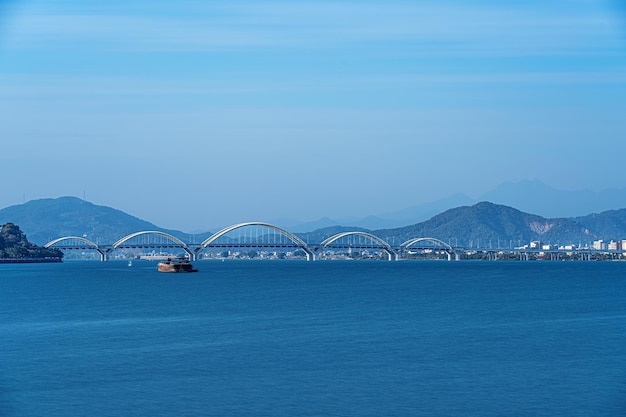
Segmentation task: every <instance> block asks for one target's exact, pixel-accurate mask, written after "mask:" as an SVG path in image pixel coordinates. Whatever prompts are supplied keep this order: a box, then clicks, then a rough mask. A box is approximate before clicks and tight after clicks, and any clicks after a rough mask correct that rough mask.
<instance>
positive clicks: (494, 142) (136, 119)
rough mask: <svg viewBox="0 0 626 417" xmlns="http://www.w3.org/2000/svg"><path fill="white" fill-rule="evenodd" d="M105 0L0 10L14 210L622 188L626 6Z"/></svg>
mask: <svg viewBox="0 0 626 417" xmlns="http://www.w3.org/2000/svg"><path fill="white" fill-rule="evenodd" d="M101 3H102V4H95V2H81V1H76V0H73V1H69V0H65V1H61V0H59V1H56V0H47V1H27V0H23V1H4V2H0V135H1V137H2V149H1V150H0V161H1V165H0V175H1V177H2V178H3V179H4V181H3V183H4V184H3V192H2V193H0V207H6V206H9V205H13V204H20V203H22V202H23V201H24V200H31V199H38V198H48V197H59V196H65V195H74V196H78V197H83V195H84V196H86V198H87V200H89V201H92V202H94V203H96V204H101V205H107V206H111V207H115V208H119V209H121V210H124V211H126V212H128V213H130V214H133V215H135V216H137V217H140V218H143V219H146V220H148V221H151V222H154V223H156V224H157V225H159V226H162V227H168V228H177V229H182V230H185V231H196V230H203V229H207V228H214V227H216V226H226V225H229V224H232V223H236V222H243V221H252V220H263V221H272V220H274V219H279V218H294V219H299V220H314V219H317V218H319V217H322V216H329V217H334V218H337V217H347V216H356V217H359V216H365V215H369V214H378V213H383V212H389V211H394V210H399V209H403V208H407V207H410V206H414V205H418V204H421V203H425V202H429V201H433V200H436V199H439V198H442V197H447V196H449V195H451V194H454V193H457V192H463V193H466V194H468V195H470V196H472V197H478V196H479V195H480V194H482V193H484V192H486V191H489V190H490V189H492V188H494V187H495V186H497V185H498V184H500V183H502V182H505V181H520V180H523V179H534V178H538V179H540V180H542V181H543V182H545V183H546V184H548V185H551V186H553V187H556V188H562V189H583V188H589V189H592V190H601V189H604V188H611V187H617V188H623V187H625V186H626V175H625V174H624V173H625V167H624V155H626V140H625V139H626V135H625V134H626V117H625V116H624V115H625V114H626V6H625V5H624V3H625V2H622V1H617V0H606V1H603V0H567V1H562V0H554V1H550V2H546V1H535V0H526V1H495V0H494V1H486V0H484V1H471V0H465V1H456V0H441V1H394V0H391V1H385V2H382V1H352V0H345V1H288V2H287V1H284V2H280V1H276V2H268V1H238V0H235V1H228V2H215V1H189V0H181V1H178V2H171V1H160V0H150V1H132V2H128V1H118V0H110V1H107V2H101ZM17 178H19V179H17Z"/></svg>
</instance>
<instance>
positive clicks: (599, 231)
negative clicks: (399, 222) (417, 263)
mask: <svg viewBox="0 0 626 417" xmlns="http://www.w3.org/2000/svg"><path fill="white" fill-rule="evenodd" d="M347 229H350V228H345V227H343V228H336V227H334V228H325V229H320V230H316V231H313V232H311V233H302V234H300V235H299V236H300V237H301V238H302V239H304V240H305V241H309V242H312V243H313V242H314V243H319V242H321V241H322V240H323V239H325V238H327V237H329V236H332V235H333V234H335V233H339V232H342V231H347ZM361 230H363V229H361ZM363 231H366V230H363ZM370 233H372V234H374V235H376V236H378V237H380V238H382V239H384V240H386V241H387V242H389V243H392V244H395V245H399V244H400V243H402V242H405V241H407V240H409V239H411V238H415V237H434V238H437V239H440V240H443V241H445V242H448V243H450V244H452V245H454V246H468V247H469V246H474V247H476V246H478V245H480V246H483V247H485V246H492V247H511V246H520V245H524V244H528V243H529V242H531V241H536V240H539V241H542V242H545V243H553V244H559V243H560V244H567V243H573V244H580V243H582V244H590V243H591V242H592V241H594V240H598V239H604V240H611V239H614V240H617V239H626V209H621V210H612V211H607V212H603V213H599V214H593V215H589V216H585V217H581V218H545V217H542V216H538V215H536V214H529V213H525V212H522V211H520V210H518V209H515V208H512V207H509V206H504V205H499V204H494V203H490V202H480V203H477V204H474V205H472V206H462V207H456V208H453V209H450V210H446V211H444V212H443V213H440V214H438V215H436V216H434V217H432V218H431V219H429V220H427V221H424V222H420V223H416V224H413V225H410V226H405V227H398V228H392V229H378V230H373V231H371V232H370Z"/></svg>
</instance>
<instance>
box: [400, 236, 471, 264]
mask: <svg viewBox="0 0 626 417" xmlns="http://www.w3.org/2000/svg"><path fill="white" fill-rule="evenodd" d="M419 242H430V243H433V244H434V245H435V249H439V250H441V251H444V252H446V254H447V255H448V260H449V261H451V260H452V257H454V259H455V260H457V261H458V260H459V254H458V253H456V251H455V250H454V248H453V247H452V246H450V245H449V244H447V243H446V242H444V241H443V240H440V239H437V238H434V237H416V238H413V239H409V240H407V241H406V242H404V243H403V244H401V245H400V253H402V251H404V250H408V249H409V248H410V247H412V246H413V245H415V244H416V243H419ZM428 249H431V248H430V247H428Z"/></svg>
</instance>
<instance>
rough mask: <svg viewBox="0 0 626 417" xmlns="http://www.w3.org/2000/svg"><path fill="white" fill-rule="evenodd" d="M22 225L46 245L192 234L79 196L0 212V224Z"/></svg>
mask: <svg viewBox="0 0 626 417" xmlns="http://www.w3.org/2000/svg"><path fill="white" fill-rule="evenodd" d="M7 222H12V223H15V224H19V225H20V227H21V228H22V230H24V232H25V233H26V234H27V235H28V237H29V238H30V240H31V241H32V242H35V243H37V244H40V245H43V244H45V243H47V242H49V241H51V240H52V239H56V238H58V237H63V236H84V237H86V238H87V239H89V240H91V241H93V242H96V243H100V244H109V243H113V242H115V241H116V240H118V239H120V238H121V237H124V236H126V235H128V234H130V233H134V232H138V231H142V230H158V231H162V232H167V233H170V234H172V235H174V236H177V237H179V238H181V239H184V240H187V239H188V236H189V235H188V234H186V233H183V232H180V231H177V230H168V229H163V228H160V227H158V226H156V225H154V224H152V223H150V222H147V221H144V220H141V219H138V218H137V217H134V216H131V215H129V214H126V213H124V212H123V211H120V210H116V209H113V208H110V207H106V206H98V205H95V204H93V203H90V202H88V201H85V200H81V199H79V198H76V197H60V198H54V199H53V198H46V199H41V200H32V201H29V202H27V203H25V204H20V205H16V206H11V207H7V208H5V209H2V210H0V224H2V223H7Z"/></svg>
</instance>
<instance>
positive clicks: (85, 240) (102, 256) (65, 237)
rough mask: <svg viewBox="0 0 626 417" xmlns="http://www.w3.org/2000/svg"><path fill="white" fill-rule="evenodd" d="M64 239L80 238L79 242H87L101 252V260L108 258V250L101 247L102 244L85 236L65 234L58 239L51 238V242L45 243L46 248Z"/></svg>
mask: <svg viewBox="0 0 626 417" xmlns="http://www.w3.org/2000/svg"><path fill="white" fill-rule="evenodd" d="M64 240H78V241H79V242H83V243H86V244H87V246H89V247H91V248H93V249H94V250H95V251H97V252H98V253H99V254H100V260H101V261H105V260H106V257H107V255H106V251H104V250H103V249H102V248H100V246H98V245H97V244H96V243H94V242H92V241H91V240H89V239H86V238H84V237H80V236H64V237H60V238H58V239H54V240H51V241H50V242H48V243H46V244H45V245H43V247H44V248H50V247H52V246H53V245H56V244H57V243H59V242H63V241H64Z"/></svg>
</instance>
